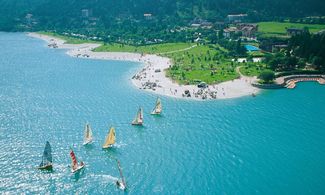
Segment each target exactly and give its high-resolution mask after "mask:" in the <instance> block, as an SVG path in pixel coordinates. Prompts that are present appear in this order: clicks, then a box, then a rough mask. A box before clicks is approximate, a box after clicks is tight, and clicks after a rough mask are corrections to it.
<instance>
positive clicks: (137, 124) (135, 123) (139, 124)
mask: <svg viewBox="0 0 325 195" xmlns="http://www.w3.org/2000/svg"><path fill="white" fill-rule="evenodd" d="M132 125H136V126H142V125H143V123H137V122H132Z"/></svg>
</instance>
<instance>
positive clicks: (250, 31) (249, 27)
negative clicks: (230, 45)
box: [236, 23, 258, 38]
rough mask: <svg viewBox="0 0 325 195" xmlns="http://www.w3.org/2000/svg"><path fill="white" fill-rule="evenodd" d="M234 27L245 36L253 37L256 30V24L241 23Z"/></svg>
mask: <svg viewBox="0 0 325 195" xmlns="http://www.w3.org/2000/svg"><path fill="white" fill-rule="evenodd" d="M236 27H237V29H238V30H239V31H241V33H242V36H243V37H247V38H252V37H255V34H256V32H257V31H258V25H257V24H248V23H242V24H237V25H236Z"/></svg>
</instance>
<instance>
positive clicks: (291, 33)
mask: <svg viewBox="0 0 325 195" xmlns="http://www.w3.org/2000/svg"><path fill="white" fill-rule="evenodd" d="M286 29H287V34H288V35H289V36H294V35H301V34H302V33H303V32H305V30H304V29H301V28H286Z"/></svg>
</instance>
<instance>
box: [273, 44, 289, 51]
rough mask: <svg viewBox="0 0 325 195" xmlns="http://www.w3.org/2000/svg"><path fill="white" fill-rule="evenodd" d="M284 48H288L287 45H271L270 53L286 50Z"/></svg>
mask: <svg viewBox="0 0 325 195" xmlns="http://www.w3.org/2000/svg"><path fill="white" fill-rule="evenodd" d="M286 48H288V45H286V44H281V45H272V52H277V51H280V50H281V49H286Z"/></svg>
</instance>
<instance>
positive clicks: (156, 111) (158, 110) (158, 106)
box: [151, 98, 162, 115]
mask: <svg viewBox="0 0 325 195" xmlns="http://www.w3.org/2000/svg"><path fill="white" fill-rule="evenodd" d="M161 112H162V105H161V100H160V98H157V101H156V106H155V108H154V109H153V110H152V112H151V114H152V115H159V114H161Z"/></svg>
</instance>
